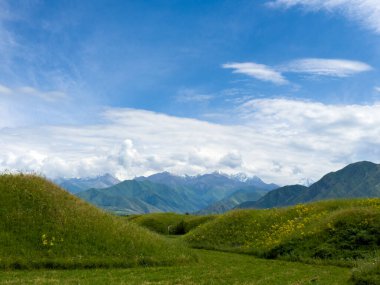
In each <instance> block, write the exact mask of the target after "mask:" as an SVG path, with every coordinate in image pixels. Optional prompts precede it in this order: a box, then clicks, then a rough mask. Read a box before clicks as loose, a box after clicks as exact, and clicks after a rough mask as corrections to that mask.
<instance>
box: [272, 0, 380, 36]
mask: <svg viewBox="0 0 380 285" xmlns="http://www.w3.org/2000/svg"><path fill="white" fill-rule="evenodd" d="M267 5H268V6H269V7H273V8H291V7H294V6H300V7H303V8H305V9H306V10H309V11H321V10H322V11H326V12H337V13H340V14H343V15H344V16H345V17H347V18H349V19H351V20H354V21H356V22H359V23H360V24H361V25H362V26H364V27H365V28H367V29H370V30H372V31H373V32H375V33H378V34H380V5H379V1H378V0H275V1H269V2H268V3H267Z"/></svg>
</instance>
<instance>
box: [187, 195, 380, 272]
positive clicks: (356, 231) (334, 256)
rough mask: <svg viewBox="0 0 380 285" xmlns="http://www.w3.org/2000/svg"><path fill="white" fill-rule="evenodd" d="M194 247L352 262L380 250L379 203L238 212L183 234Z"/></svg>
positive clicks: (349, 202)
mask: <svg viewBox="0 0 380 285" xmlns="http://www.w3.org/2000/svg"><path fill="white" fill-rule="evenodd" d="M185 240H186V241H187V242H188V243H189V244H190V245H191V246H193V247H197V248H208V249H218V250H227V251H234V252H243V253H250V254H255V255H257V256H261V257H269V258H288V259H292V260H308V261H311V260H314V261H315V260H329V261H331V262H334V263H336V264H338V263H339V264H350V265H351V264H353V260H355V259H360V258H368V257H371V256H373V254H374V252H375V251H377V250H379V249H380V199H364V200H340V201H324V202H317V203H311V204H304V205H297V206H294V207H289V208H280V209H270V210H236V211H232V212H229V213H227V214H225V215H222V216H219V217H218V218H216V219H215V220H214V221H211V222H209V223H206V224H204V225H201V226H200V227H199V228H197V229H195V230H194V231H191V232H190V233H189V234H187V235H186V236H185Z"/></svg>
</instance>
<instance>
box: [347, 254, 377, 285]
mask: <svg viewBox="0 0 380 285" xmlns="http://www.w3.org/2000/svg"><path fill="white" fill-rule="evenodd" d="M350 280H351V283H352V284H356V285H378V284H380V259H378V258H377V259H374V260H366V261H363V262H361V263H360V264H359V266H358V267H356V268H354V270H353V271H352V276H351V279H350Z"/></svg>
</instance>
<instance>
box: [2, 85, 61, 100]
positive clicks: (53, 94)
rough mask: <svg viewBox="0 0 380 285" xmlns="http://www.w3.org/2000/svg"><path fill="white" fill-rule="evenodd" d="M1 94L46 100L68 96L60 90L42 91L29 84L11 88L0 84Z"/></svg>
mask: <svg viewBox="0 0 380 285" xmlns="http://www.w3.org/2000/svg"><path fill="white" fill-rule="evenodd" d="M1 95H12V96H32V97H36V98H39V99H42V100H44V101H47V102H55V101H60V100H64V99H67V98H68V96H67V94H66V93H65V92H62V91H57V90H50V91H42V90H39V89H36V88H34V87H31V86H22V87H16V88H11V87H8V86H5V85H1V84H0V96H1Z"/></svg>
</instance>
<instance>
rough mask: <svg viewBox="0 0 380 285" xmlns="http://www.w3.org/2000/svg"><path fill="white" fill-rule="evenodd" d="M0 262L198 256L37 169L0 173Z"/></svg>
mask: <svg viewBox="0 0 380 285" xmlns="http://www.w3.org/2000/svg"><path fill="white" fill-rule="evenodd" d="M0 221H1V222H0V268H32V267H37V268H38V267H49V268H78V267H84V268H92V267H128V266H137V265H154V264H161V265H164V264H178V263H183V262H188V261H190V260H192V259H193V256H192V255H191V254H189V253H188V251H187V250H186V249H185V248H183V247H181V246H179V245H177V244H176V243H173V242H172V243H169V242H168V241H167V240H165V239H163V238H161V237H160V236H158V235H157V234H154V233H151V232H150V231H148V230H145V229H143V228H141V227H139V226H137V225H135V224H133V223H128V222H126V221H125V220H123V219H122V218H121V217H115V216H112V215H109V214H107V213H105V212H103V211H101V210H98V209H97V208H95V207H93V206H91V205H89V204H87V203H85V202H84V201H82V200H80V199H78V198H76V197H75V196H72V195H71V194H69V193H68V192H66V191H64V190H62V189H61V188H59V187H58V186H56V185H55V184H53V183H51V182H49V181H47V180H45V179H43V178H40V177H37V176H32V175H22V174H21V175H10V174H3V175H0Z"/></svg>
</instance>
